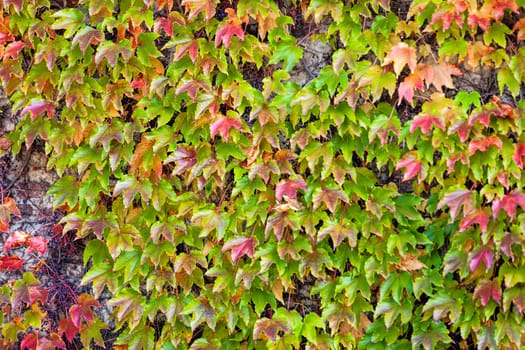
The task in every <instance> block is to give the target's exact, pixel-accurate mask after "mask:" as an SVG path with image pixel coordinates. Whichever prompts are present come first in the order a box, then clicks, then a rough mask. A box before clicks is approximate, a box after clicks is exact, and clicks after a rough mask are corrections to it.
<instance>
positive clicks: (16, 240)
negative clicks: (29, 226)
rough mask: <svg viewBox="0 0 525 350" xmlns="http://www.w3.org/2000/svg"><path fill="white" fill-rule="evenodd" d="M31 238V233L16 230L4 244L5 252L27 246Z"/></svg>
mask: <svg viewBox="0 0 525 350" xmlns="http://www.w3.org/2000/svg"><path fill="white" fill-rule="evenodd" d="M29 237H31V235H30V234H29V233H27V232H24V231H20V230H16V231H15V232H13V233H11V235H9V237H8V238H7V239H6V241H5V244H4V252H7V251H8V250H9V249H11V248H15V247H18V246H20V245H23V244H26V243H27V240H28V239H29Z"/></svg>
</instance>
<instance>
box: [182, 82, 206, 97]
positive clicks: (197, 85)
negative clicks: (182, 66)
mask: <svg viewBox="0 0 525 350" xmlns="http://www.w3.org/2000/svg"><path fill="white" fill-rule="evenodd" d="M205 87H206V85H205V84H204V82H203V81H201V80H198V79H187V80H181V82H180V83H179V85H178V86H177V89H176V90H175V95H176V96H178V95H180V94H182V93H183V92H186V93H187V94H188V96H189V97H190V98H191V100H192V101H193V102H195V101H197V95H198V94H199V90H200V89H202V88H205Z"/></svg>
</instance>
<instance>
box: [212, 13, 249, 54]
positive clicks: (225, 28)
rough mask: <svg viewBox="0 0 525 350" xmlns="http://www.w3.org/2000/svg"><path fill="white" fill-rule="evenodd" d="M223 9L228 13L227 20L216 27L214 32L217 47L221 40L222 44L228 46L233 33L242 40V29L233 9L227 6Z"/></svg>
mask: <svg viewBox="0 0 525 350" xmlns="http://www.w3.org/2000/svg"><path fill="white" fill-rule="evenodd" d="M225 11H226V12H227V13H228V20H227V21H226V22H225V23H224V24H223V25H222V26H221V27H220V28H219V29H217V33H215V47H219V45H220V44H221V42H222V43H223V44H224V46H225V47H226V48H228V47H229V46H230V43H231V40H232V37H233V36H234V35H235V36H237V37H238V38H239V40H241V41H243V40H244V31H243V30H242V27H241V21H240V19H239V18H238V17H237V14H236V13H235V10H234V9H232V8H227V9H226V10H225Z"/></svg>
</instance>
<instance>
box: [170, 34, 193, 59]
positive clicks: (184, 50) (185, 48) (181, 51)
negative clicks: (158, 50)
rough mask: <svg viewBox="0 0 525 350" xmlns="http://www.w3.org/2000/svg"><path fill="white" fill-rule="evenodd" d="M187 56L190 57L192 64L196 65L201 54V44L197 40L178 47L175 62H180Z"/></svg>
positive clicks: (174, 56)
mask: <svg viewBox="0 0 525 350" xmlns="http://www.w3.org/2000/svg"><path fill="white" fill-rule="evenodd" d="M186 54H188V56H190V59H191V62H193V63H195V61H196V60H197V56H198V54H199V44H198V42H197V39H191V40H189V41H188V42H186V43H182V44H179V45H177V48H176V49H175V53H174V54H173V60H174V61H179V60H180V59H181V58H182V57H184V55H186Z"/></svg>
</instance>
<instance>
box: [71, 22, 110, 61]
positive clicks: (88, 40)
mask: <svg viewBox="0 0 525 350" xmlns="http://www.w3.org/2000/svg"><path fill="white" fill-rule="evenodd" d="M103 40H104V35H103V34H102V33H101V32H100V31H99V30H97V29H95V28H92V27H90V26H85V27H84V28H82V29H81V30H79V31H78V32H77V34H75V36H74V37H73V40H72V41H71V47H72V48H73V47H75V46H77V45H78V47H79V48H80V51H82V53H83V54H85V53H86V49H87V48H88V46H89V45H96V44H98V43H100V42H102V41H103Z"/></svg>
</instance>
